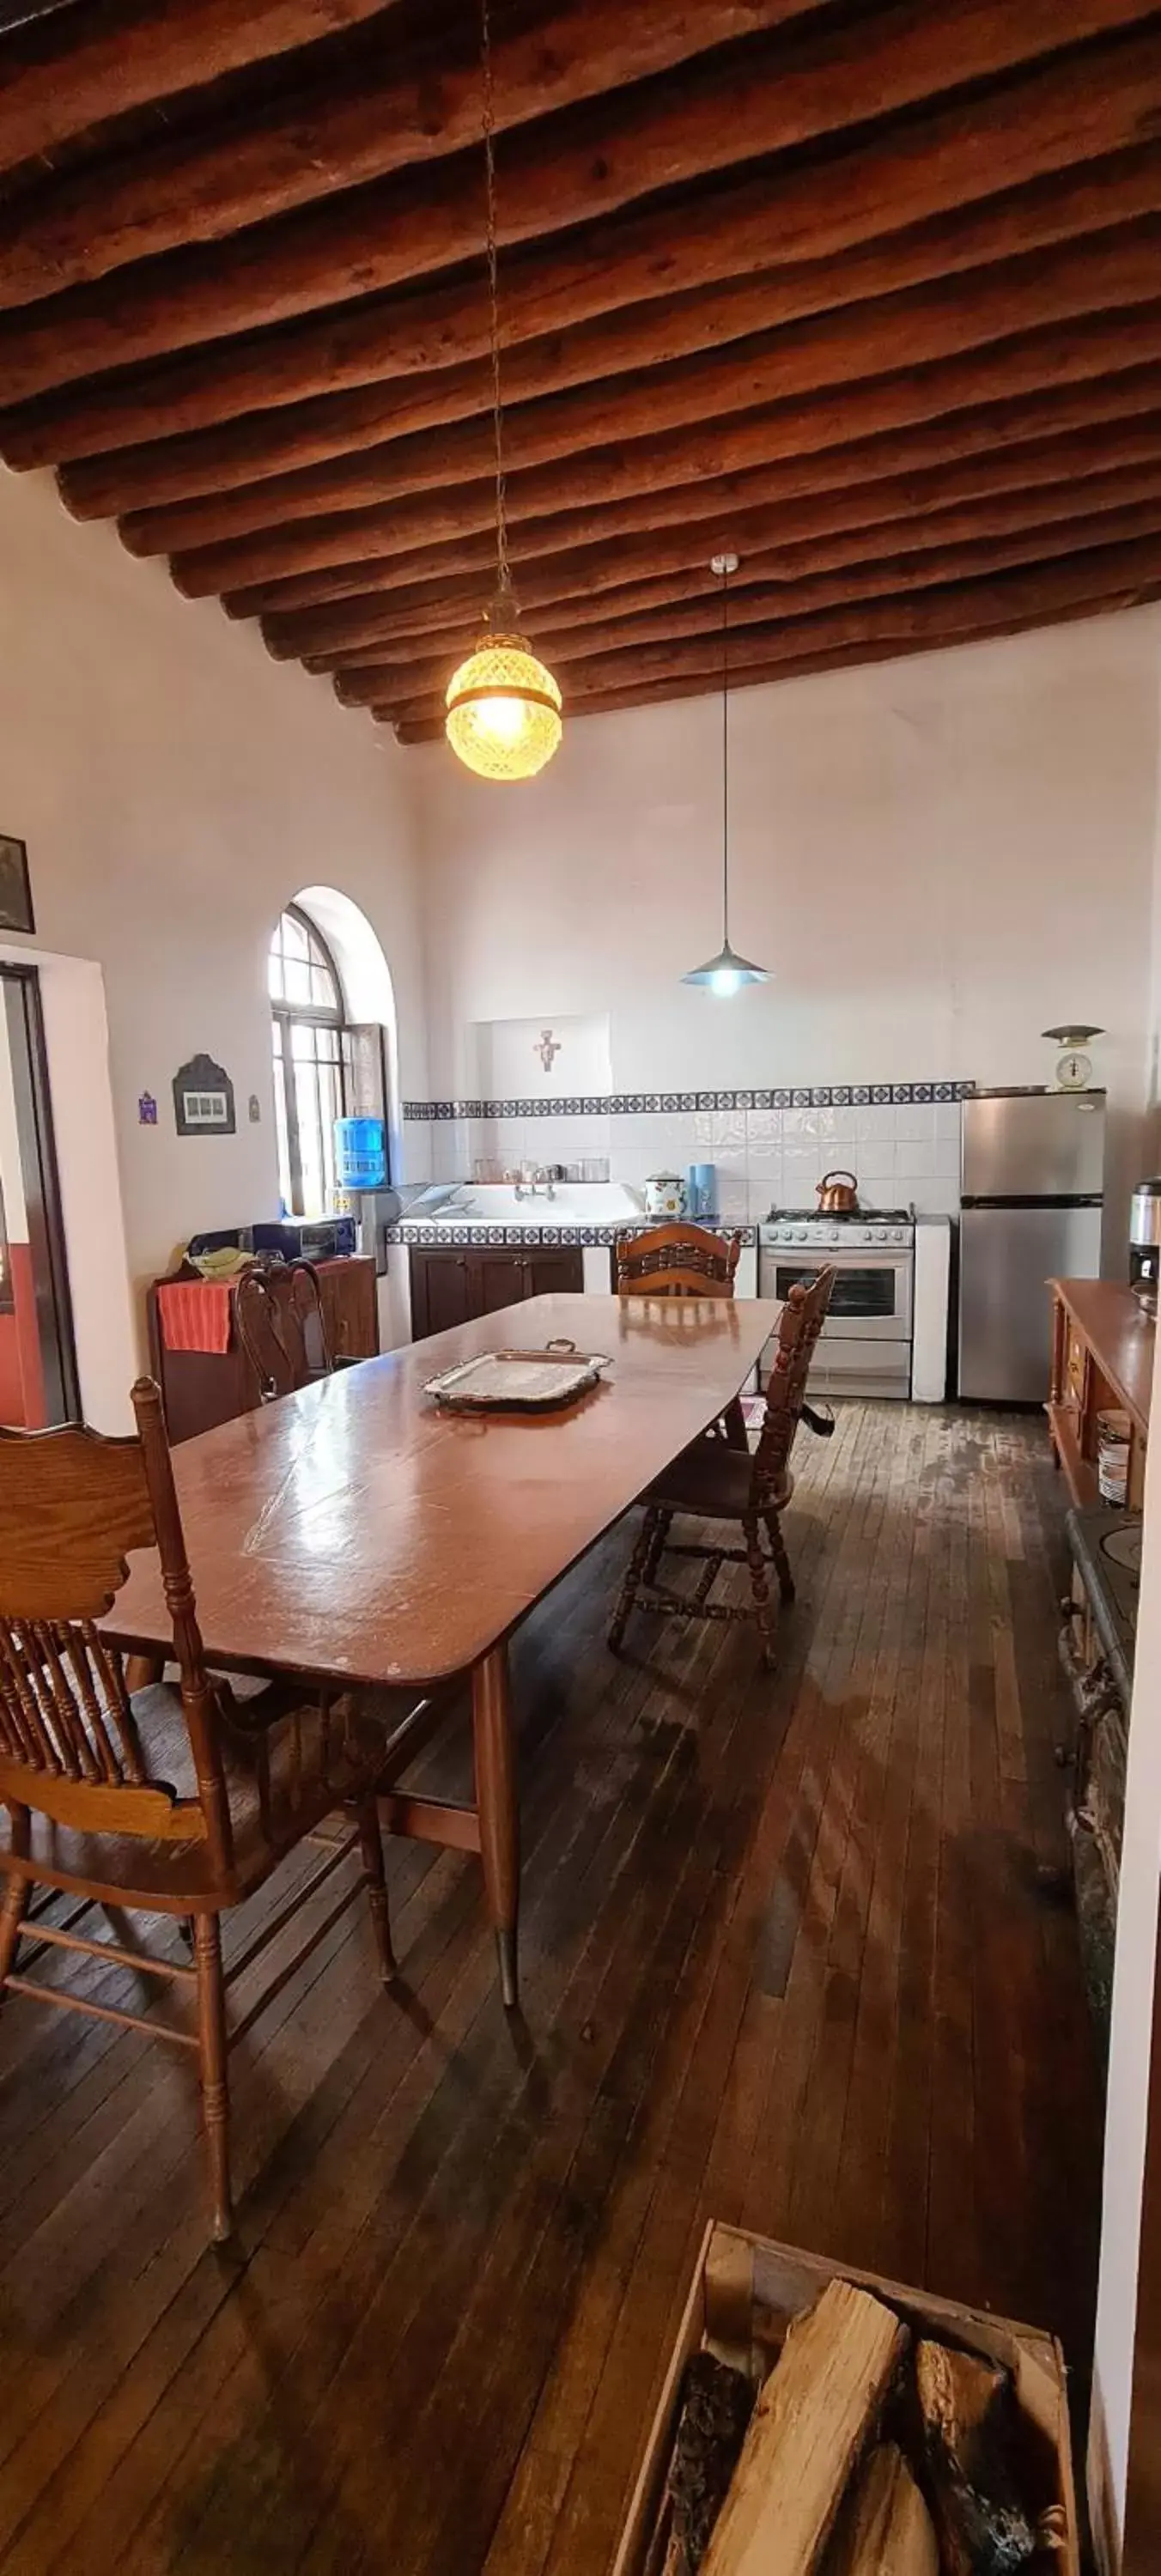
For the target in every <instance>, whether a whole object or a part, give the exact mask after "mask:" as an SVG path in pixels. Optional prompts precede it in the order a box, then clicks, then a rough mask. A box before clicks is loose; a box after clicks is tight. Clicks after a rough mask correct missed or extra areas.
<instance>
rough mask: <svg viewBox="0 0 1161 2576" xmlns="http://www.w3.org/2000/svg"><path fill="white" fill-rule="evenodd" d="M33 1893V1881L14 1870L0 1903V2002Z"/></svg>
mask: <svg viewBox="0 0 1161 2576" xmlns="http://www.w3.org/2000/svg"><path fill="white" fill-rule="evenodd" d="M31 1893H32V1884H31V1881H30V1880H29V1879H27V1878H21V1877H19V1876H18V1875H17V1873H16V1871H15V1870H14V1871H13V1872H12V1875H11V1877H10V1878H9V1881H8V1884H7V1886H6V1888H5V1890H4V1902H3V1904H2V1905H0V2003H3V2001H4V1983H5V1979H6V1977H7V1975H8V1971H9V1969H10V1968H11V1966H12V1964H13V1961H14V1960H15V1957H16V1946H17V1943H18V1941H19V1939H20V1927H21V1924H22V1923H23V1921H24V1917H25V1915H26V1914H27V1912H28V1900H29V1897H30V1895H31Z"/></svg>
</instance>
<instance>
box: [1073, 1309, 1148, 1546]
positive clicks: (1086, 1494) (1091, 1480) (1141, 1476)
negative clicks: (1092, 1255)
mask: <svg viewBox="0 0 1161 2576" xmlns="http://www.w3.org/2000/svg"><path fill="white" fill-rule="evenodd" d="M1049 1285H1050V1287H1051V1290H1052V1296H1053V1312H1054V1319H1055V1321H1054V1338H1053V1360H1052V1393H1051V1396H1050V1398H1049V1402H1048V1421H1049V1426H1050V1429H1051V1432H1052V1440H1053V1446H1054V1448H1055V1450H1056V1454H1057V1458H1058V1459H1059V1462H1060V1465H1061V1467H1062V1468H1063V1470H1064V1474H1065V1476H1066V1478H1067V1481H1068V1488H1069V1492H1070V1494H1071V1496H1072V1499H1073V1502H1074V1503H1075V1504H1077V1505H1078V1506H1079V1508H1080V1509H1081V1510H1086V1509H1088V1508H1089V1507H1090V1506H1091V1505H1092V1504H1094V1503H1095V1502H1097V1500H1098V1499H1099V1487H1098V1482H1097V1416H1098V1414H1100V1413H1104V1412H1108V1411H1110V1410H1117V1411H1120V1412H1122V1413H1125V1414H1127V1415H1128V1418H1129V1425H1130V1443H1129V1485H1128V1502H1129V1506H1130V1508H1131V1509H1139V1508H1140V1505H1141V1502H1142V1499H1143V1495H1144V1481H1145V1448H1146V1443H1147V1441H1148V1437H1149V1406H1150V1399H1151V1395H1152V1387H1153V1355H1154V1350H1155V1346H1156V1339H1157V1328H1156V1325H1155V1323H1154V1320H1153V1318H1152V1316H1151V1315H1147V1314H1146V1313H1145V1312H1144V1309H1143V1307H1142V1306H1141V1305H1140V1303H1139V1301H1138V1299H1137V1298H1136V1297H1134V1295H1133V1292H1132V1289H1131V1288H1129V1287H1127V1286H1126V1285H1125V1283H1124V1282H1123V1281H1122V1280H1118V1279H1053V1280H1051V1281H1050V1282H1049Z"/></svg>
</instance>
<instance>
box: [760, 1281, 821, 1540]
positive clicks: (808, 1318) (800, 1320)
mask: <svg viewBox="0 0 1161 2576" xmlns="http://www.w3.org/2000/svg"><path fill="white" fill-rule="evenodd" d="M834 1282H835V1274H834V1270H833V1269H829V1270H820V1272H819V1274H818V1277H817V1279H814V1280H812V1281H811V1284H810V1286H809V1288H808V1287H806V1286H805V1284H804V1283H803V1281H801V1280H796V1281H795V1283H794V1286H793V1288H792V1289H791V1291H790V1294H789V1296H788V1297H787V1300H786V1303H785V1305H784V1307H783V1309H782V1313H781V1316H780V1318H779V1323H778V1343H777V1348H776V1350H775V1354H774V1364H773V1367H772V1368H771V1371H770V1374H769V1377H768V1378H767V1381H766V1410H765V1413H764V1414H763V1417H762V1428H761V1431H760V1433H759V1435H758V1446H757V1449H756V1450H755V1452H754V1479H753V1484H754V1502H755V1504H756V1505H757V1506H758V1507H761V1504H762V1501H763V1499H764V1498H765V1497H766V1496H767V1495H769V1494H771V1493H774V1492H777V1490H778V1488H779V1487H780V1485H781V1484H782V1481H783V1479H784V1477H785V1474H786V1469H787V1466H788V1464H789V1460H790V1452H791V1450H792V1448H793V1447H794V1437H795V1433H796V1432H797V1429H798V1425H799V1422H800V1420H801V1417H802V1400H803V1397H804V1396H805V1393H806V1381H807V1378H808V1377H809V1375H810V1364H811V1361H812V1360H813V1358H814V1354H815V1349H816V1346H817V1343H818V1337H819V1334H820V1333H821V1331H822V1328H823V1325H824V1323H825V1322H826V1315H827V1309H828V1307H829V1305H830V1300H831V1291H832V1289H833V1287H834Z"/></svg>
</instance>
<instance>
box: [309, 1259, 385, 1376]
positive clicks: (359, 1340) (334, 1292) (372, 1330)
mask: <svg viewBox="0 0 1161 2576" xmlns="http://www.w3.org/2000/svg"><path fill="white" fill-rule="evenodd" d="M315 1268H316V1270H317V1273H318V1291H319V1296H320V1298H321V1301H322V1310H323V1322H324V1324H325V1325H326V1333H327V1343H328V1346H329V1349H330V1354H331V1358H332V1359H333V1360H373V1359H374V1357H375V1355H376V1353H377V1351H378V1348H379V1299H378V1292H377V1285H376V1278H375V1264H374V1261H373V1260H372V1259H371V1257H370V1256H369V1254H366V1253H361V1252H356V1253H351V1254H349V1255H348V1256H346V1257H345V1258H344V1259H343V1260H341V1261H319V1262H316V1264H315Z"/></svg>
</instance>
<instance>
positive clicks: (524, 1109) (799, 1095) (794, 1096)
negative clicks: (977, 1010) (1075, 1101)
mask: <svg viewBox="0 0 1161 2576" xmlns="http://www.w3.org/2000/svg"><path fill="white" fill-rule="evenodd" d="M975 1088H976V1086H975V1083H974V1082H834V1083H815V1084H813V1085H811V1086H810V1087H809V1088H807V1087H800V1088H798V1089H795V1088H793V1087H791V1088H789V1089H787V1088H782V1089H780V1090H777V1091H774V1090H770V1091H607V1092H602V1093H595V1092H589V1093H585V1094H583V1095H581V1094H579V1093H577V1094H570V1095H569V1096H567V1097H565V1098H560V1097H554V1098H552V1099H547V1100H546V1099H544V1098H543V1097H540V1098H538V1099H535V1100H405V1101H404V1103H403V1115H404V1117H405V1118H406V1119H423V1120H426V1121H428V1122H429V1123H435V1122H438V1121H439V1120H440V1119H444V1118H459V1119H495V1118H601V1117H606V1118H633V1117H641V1116H646V1117H648V1116H651V1115H653V1114H656V1115H658V1116H663V1115H665V1114H669V1115H672V1114H673V1113H674V1112H676V1113H677V1114H679V1115H680V1114H681V1113H683V1112H687V1113H688V1112H696V1111H698V1110H705V1109H862V1108H872V1107H878V1106H880V1105H883V1106H887V1105H894V1106H895V1107H901V1106H905V1105H907V1104H908V1103H910V1102H914V1101H935V1100H943V1101H947V1100H969V1099H970V1098H971V1095H972V1093H973V1092H974V1090H975Z"/></svg>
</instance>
